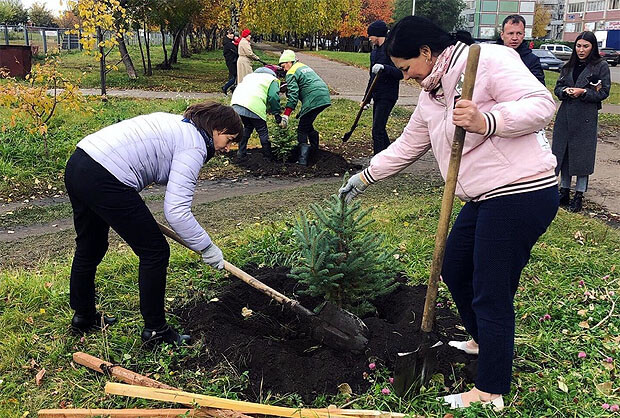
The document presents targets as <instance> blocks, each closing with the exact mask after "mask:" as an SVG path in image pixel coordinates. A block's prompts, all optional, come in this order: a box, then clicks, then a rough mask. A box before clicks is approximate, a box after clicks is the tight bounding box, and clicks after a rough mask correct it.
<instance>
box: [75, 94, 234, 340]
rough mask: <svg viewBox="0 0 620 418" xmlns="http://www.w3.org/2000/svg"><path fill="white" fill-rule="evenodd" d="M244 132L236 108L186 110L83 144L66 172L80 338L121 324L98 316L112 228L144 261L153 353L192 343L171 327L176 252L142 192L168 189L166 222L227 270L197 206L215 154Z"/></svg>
mask: <svg viewBox="0 0 620 418" xmlns="http://www.w3.org/2000/svg"><path fill="white" fill-rule="evenodd" d="M242 131H243V124H242V122H241V118H240V117H239V115H237V113H236V112H235V111H234V110H233V109H232V107H229V106H224V105H221V104H218V103H200V104H195V105H192V106H190V107H189V108H187V110H186V111H185V114H184V115H183V116H181V115H174V114H170V113H152V114H149V115H142V116H137V117H135V118H132V119H128V120H126V121H123V122H119V123H117V124H114V125H111V126H108V127H106V128H104V129H102V130H100V131H98V132H95V133H93V134H91V135H88V136H87V137H85V138H84V139H83V140H82V141H80V142H79V143H78V145H77V150H76V151H75V152H74V153H73V155H72V156H71V158H70V159H69V161H68V162H67V167H66V170H65V185H66V187H67V193H68V195H69V198H70V200H71V206H72V207H73V219H74V225H75V230H76V233H77V237H76V244H77V247H76V250H75V257H74V259H73V265H72V267H71V282H70V304H71V308H73V309H74V310H75V315H74V316H73V319H72V321H71V326H72V329H73V330H74V331H76V332H79V333H84V332H87V331H90V330H92V329H95V328H97V327H102V326H105V325H112V324H113V323H115V322H116V319H115V318H112V317H108V316H104V315H102V314H101V313H99V312H97V311H96V309H95V272H96V270H97V266H98V265H99V263H100V262H101V260H102V259H103V256H104V255H105V253H106V250H107V248H108V232H109V229H110V227H112V229H114V230H115V231H116V232H117V233H118V234H119V235H120V236H121V238H123V239H124V240H125V241H126V242H127V244H129V246H130V247H131V249H132V250H133V251H134V252H135V253H136V255H137V256H138V258H139V259H140V266H139V273H138V284H139V289H140V312H141V314H142V317H143V318H144V331H143V332H142V340H143V341H144V342H145V343H147V344H149V345H151V344H157V343H161V342H167V343H172V344H182V343H187V342H189V340H190V337H189V336H188V335H179V333H178V332H177V331H176V330H174V329H173V328H172V327H170V326H169V325H168V324H167V322H166V317H165V314H164V294H165V289H166V269H167V267H168V258H169V256H170V248H169V246H168V243H167V242H166V239H165V237H164V236H163V234H162V233H161V232H160V230H159V227H158V225H157V222H156V221H155V219H154V218H153V215H152V214H151V212H150V211H149V210H148V208H147V207H146V204H145V203H144V201H143V200H142V198H141V197H140V195H139V194H138V192H140V191H141V190H142V189H144V188H145V187H146V186H148V185H150V184H152V183H157V184H165V185H166V194H165V198H164V213H165V217H166V220H167V221H168V223H169V224H170V226H171V227H172V228H173V229H174V230H175V232H176V233H177V234H178V235H179V236H180V237H181V238H182V239H183V241H184V242H185V243H186V244H187V245H188V246H189V247H190V248H191V249H193V250H195V251H200V252H201V253H202V257H203V260H204V261H205V262H206V263H207V264H209V265H211V266H213V267H215V268H218V269H221V268H222V267H223V266H224V258H223V255H222V251H221V250H220V249H219V248H218V247H217V246H216V245H215V244H214V243H213V242H212V241H211V238H210V237H209V235H208V234H207V232H206V231H205V230H204V229H203V228H202V227H201V226H200V224H198V222H197V221H196V219H195V218H194V216H193V214H192V212H191V204H192V199H193V196H194V189H195V187H196V182H197V180H198V174H199V172H200V169H201V167H202V166H203V164H204V163H206V162H207V161H208V160H209V159H210V158H211V157H213V155H214V154H215V152H216V151H221V150H228V146H229V145H230V143H231V142H232V141H237V140H238V139H239V138H240V133H241V132H242Z"/></svg>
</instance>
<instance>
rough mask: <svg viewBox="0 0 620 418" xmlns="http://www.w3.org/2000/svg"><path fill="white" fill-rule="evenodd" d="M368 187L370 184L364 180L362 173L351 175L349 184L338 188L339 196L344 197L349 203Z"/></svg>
mask: <svg viewBox="0 0 620 418" xmlns="http://www.w3.org/2000/svg"><path fill="white" fill-rule="evenodd" d="M366 187H368V184H366V183H365V182H364V180H362V173H357V174H355V175H353V176H351V178H350V179H349V181H347V184H345V185H344V186H342V187H341V188H340V189H339V190H338V197H340V198H341V199H342V198H344V201H345V202H347V203H349V202H350V201H351V200H353V198H354V197H355V196H357V195H358V194H360V193H362V192H363V191H364V190H366Z"/></svg>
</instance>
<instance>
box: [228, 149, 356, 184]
mask: <svg viewBox="0 0 620 418" xmlns="http://www.w3.org/2000/svg"><path fill="white" fill-rule="evenodd" d="M236 153H237V151H230V152H228V153H227V154H226V156H227V157H228V158H229V159H230V160H231V161H232V163H233V164H235V165H237V166H238V167H240V168H241V169H243V170H245V172H246V173H247V175H251V176H255V177H266V176H270V177H278V176H293V177H298V176H304V177H332V176H334V175H336V174H337V175H342V174H344V173H345V172H347V171H354V170H360V169H361V168H362V166H361V165H359V164H352V163H349V162H348V161H347V160H346V159H345V158H344V157H343V156H342V155H338V154H335V153H333V152H330V151H326V150H323V149H319V150H318V151H316V152H314V153H312V154H311V157H310V160H309V163H308V166H307V167H305V166H302V165H299V164H296V161H297V156H296V155H295V153H292V154H291V157H290V158H289V159H288V160H287V161H286V162H281V161H272V160H269V159H267V158H265V157H263V154H262V151H261V149H259V148H252V149H248V153H247V158H244V159H243V160H239V159H237V158H236Z"/></svg>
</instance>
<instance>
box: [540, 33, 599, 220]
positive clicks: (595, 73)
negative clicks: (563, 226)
mask: <svg viewBox="0 0 620 418" xmlns="http://www.w3.org/2000/svg"><path fill="white" fill-rule="evenodd" d="M610 87H611V79H610V75H609V66H608V65H607V62H605V60H604V59H601V56H600V55H599V52H598V45H597V41H596V37H595V36H594V34H593V33H592V32H582V33H581V34H579V36H577V39H576V40H575V44H574V46H573V54H572V55H571V57H570V60H569V61H568V63H566V65H565V66H564V68H562V73H561V74H560V77H559V78H558V81H557V83H556V85H555V95H556V96H557V97H558V99H560V100H561V101H562V104H561V105H560V110H559V111H558V114H557V115H556V117H555V126H554V128H553V145H552V151H553V154H554V155H555V157H556V158H557V160H558V165H557V167H556V174H560V173H561V183H560V205H563V206H569V210H570V211H571V212H579V211H581V206H582V200H583V193H584V192H585V191H586V189H587V187H588V176H589V175H590V174H592V173H593V172H594V161H595V155H596V134H597V126H598V111H599V110H600V109H601V107H602V106H601V102H602V101H603V100H605V99H606V98H607V96H609V88H610ZM573 176H577V183H576V185H575V195H574V197H573V199H572V200H571V199H570V186H571V180H572V177H573Z"/></svg>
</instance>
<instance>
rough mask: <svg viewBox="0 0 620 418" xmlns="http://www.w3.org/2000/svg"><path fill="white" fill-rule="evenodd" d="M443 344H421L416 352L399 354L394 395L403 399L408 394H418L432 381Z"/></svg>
mask: <svg viewBox="0 0 620 418" xmlns="http://www.w3.org/2000/svg"><path fill="white" fill-rule="evenodd" d="M442 344H443V343H442V342H441V341H438V342H437V343H436V344H434V345H432V346H429V345H428V344H421V345H420V346H419V347H418V348H417V349H416V350H415V351H411V352H408V353H398V354H397V357H396V361H395V362H394V383H393V384H392V386H393V387H394V393H396V395H397V396H399V397H401V398H402V397H403V396H405V395H406V394H407V393H408V392H410V391H412V390H413V392H414V393H417V392H418V391H419V389H420V388H421V387H422V386H424V385H426V383H428V381H429V380H430V378H431V376H432V374H433V371H434V370H435V368H436V366H437V349H438V347H439V346H441V345H442Z"/></svg>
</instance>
